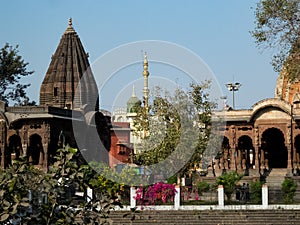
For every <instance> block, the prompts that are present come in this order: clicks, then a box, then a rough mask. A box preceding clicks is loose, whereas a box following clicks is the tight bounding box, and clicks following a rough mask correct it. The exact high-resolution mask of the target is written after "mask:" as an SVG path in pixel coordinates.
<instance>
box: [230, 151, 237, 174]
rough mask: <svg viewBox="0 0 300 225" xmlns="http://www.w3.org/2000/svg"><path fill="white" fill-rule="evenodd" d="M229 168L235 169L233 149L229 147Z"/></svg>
mask: <svg viewBox="0 0 300 225" xmlns="http://www.w3.org/2000/svg"><path fill="white" fill-rule="evenodd" d="M230 170H234V171H235V170H236V164H235V149H234V148H231V149H230Z"/></svg>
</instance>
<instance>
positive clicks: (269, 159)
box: [214, 71, 300, 177]
mask: <svg viewBox="0 0 300 225" xmlns="http://www.w3.org/2000/svg"><path fill="white" fill-rule="evenodd" d="M299 90H300V82H299V81H296V82H294V83H291V82H290V81H289V80H288V78H287V76H286V74H285V72H284V71H282V73H281V74H280V75H279V78H278V79H277V83H276V88H275V97H274V98H270V99H264V100H261V101H259V102H257V103H256V104H254V105H253V106H252V108H251V109H246V110H244V109H243V110H232V109H229V110H226V111H225V113H224V112H223V113H221V112H216V113H215V117H214V120H215V121H218V120H219V119H220V118H221V117H222V118H223V119H224V120H225V122H226V126H225V127H224V126H222V127H221V126H220V127H219V128H218V129H219V132H220V134H224V139H223V144H222V148H221V151H220V152H219V153H218V154H217V156H216V158H215V161H214V169H215V174H216V175H217V176H218V175H220V174H222V172H224V171H232V170H235V171H238V172H239V173H244V174H245V175H246V176H250V177H251V176H252V177H259V176H269V175H270V176H271V175H272V174H273V175H276V173H277V175H282V177H284V176H292V175H299V172H300V157H299V156H300V93H299Z"/></svg>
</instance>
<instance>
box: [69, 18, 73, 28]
mask: <svg viewBox="0 0 300 225" xmlns="http://www.w3.org/2000/svg"><path fill="white" fill-rule="evenodd" d="M68 24H69V27H72V25H73V24H72V17H70V18H69V23H68Z"/></svg>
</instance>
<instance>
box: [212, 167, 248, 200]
mask: <svg viewBox="0 0 300 225" xmlns="http://www.w3.org/2000/svg"><path fill="white" fill-rule="evenodd" d="M242 177H243V175H241V174H238V173H237V172H235V171H232V172H229V173H227V172H226V173H224V174H222V175H221V176H219V177H218V178H217V180H216V183H217V185H223V188H224V193H225V195H226V197H227V200H228V202H231V196H232V194H233V192H234V191H235V189H236V184H237V182H238V181H240V180H241V179H242Z"/></svg>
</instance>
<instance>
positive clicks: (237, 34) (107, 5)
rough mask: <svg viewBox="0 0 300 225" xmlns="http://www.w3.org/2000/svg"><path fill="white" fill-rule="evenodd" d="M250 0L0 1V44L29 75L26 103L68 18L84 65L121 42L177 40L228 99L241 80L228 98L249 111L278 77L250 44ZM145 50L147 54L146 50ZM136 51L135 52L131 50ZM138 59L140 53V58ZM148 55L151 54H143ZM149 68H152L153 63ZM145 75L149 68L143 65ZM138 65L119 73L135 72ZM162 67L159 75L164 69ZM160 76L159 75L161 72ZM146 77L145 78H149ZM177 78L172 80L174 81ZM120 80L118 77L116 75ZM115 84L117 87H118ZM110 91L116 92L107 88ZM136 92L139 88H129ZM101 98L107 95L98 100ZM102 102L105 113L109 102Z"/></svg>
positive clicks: (269, 91) (267, 53) (36, 90)
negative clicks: (15, 52) (10, 48)
mask: <svg viewBox="0 0 300 225" xmlns="http://www.w3.org/2000/svg"><path fill="white" fill-rule="evenodd" d="M257 2H258V1H257V0H226V1H224V0H187V1H183V0H181V1H179V0H164V1H161V0H151V1H141V0H126V1H121V0H120V1H116V0H112V1H102V0H85V1H79V0H72V1H71V0H64V1H62V0H44V1H34V0H26V1H22V0H18V1H17V0H10V1H2V2H1V9H2V10H1V14H0V20H1V21H2V22H1V23H0V30H1V34H0V46H1V47H2V46H4V43H6V42H8V43H10V44H12V45H16V44H19V46H20V47H19V50H20V54H21V55H22V56H23V58H24V59H25V61H27V62H29V63H30V65H29V69H32V70H34V71H35V73H34V75H32V76H30V77H29V78H27V79H25V80H24V82H30V83H31V84H32V85H31V87H30V88H29V89H28V93H29V96H30V98H31V99H32V100H36V101H38V98H39V87H40V85H41V83H42V80H43V77H44V75H45V73H46V70H47V68H48V65H49V63H50V59H51V55H52V54H53V53H54V51H55V49H56V47H57V45H58V43H59V40H60V38H61V35H62V34H63V32H64V31H65V29H66V27H67V23H68V19H69V17H72V18H73V26H74V28H75V30H76V31H77V33H78V34H79V36H80V38H81V41H82V43H83V45H84V47H85V50H86V51H87V52H88V53H89V55H90V58H89V59H90V63H91V64H93V62H94V61H96V59H97V58H99V57H100V56H101V55H103V54H105V53H106V52H107V51H110V50H111V49H114V48H116V47H118V46H120V45H124V44H126V43H130V42H136V41H143V40H162V41H167V42H171V43H176V44H178V45H180V46H183V47H185V48H187V49H190V50H191V51H193V52H194V53H195V54H197V55H198V56H200V57H201V58H202V60H203V61H204V62H205V63H206V64H207V65H208V66H209V67H210V69H211V70H212V71H213V73H214V74H215V76H216V79H217V81H218V83H219V84H220V86H221V88H222V91H223V93H224V95H227V96H228V103H229V104H231V103H232V96H231V93H229V92H228V91H227V90H226V87H225V84H226V83H227V82H232V81H233V79H234V81H238V82H240V83H242V87H241V88H240V91H239V92H237V93H236V95H235V97H236V98H235V105H236V108H250V107H251V106H252V105H253V104H254V103H256V102H257V101H259V100H262V99H264V98H270V97H273V96H274V89H275V83H276V79H277V74H276V73H275V72H273V70H272V66H271V65H270V63H269V62H270V60H271V57H272V56H271V52H270V51H264V52H262V50H260V49H258V48H256V45H255V43H254V39H253V38H252V37H251V35H250V33H249V31H251V30H252V29H253V27H254V20H255V18H254V8H255V6H256V3H257ZM146 50H147V51H150V52H151V49H150V50H148V49H146ZM137 54H139V55H140V54H141V52H137ZM139 57H140V56H139ZM149 59H151V54H149ZM154 67H155V66H153V67H152V69H153V70H154V71H155V70H156V71H157V70H158V69H159V67H157V68H154ZM149 69H150V73H151V65H149ZM141 70H142V67H141V66H140V67H136V68H132V69H128V70H124V71H123V74H124V75H123V76H127V74H126V73H128V76H129V73H136V75H135V76H136V77H140V76H141V72H142V71H141ZM165 72H166V71H164V72H163V73H165ZM156 73H158V72H156ZM163 73H161V74H163ZM150 76H151V75H150ZM176 79H178V78H174V82H176V81H175V80H176ZM118 82H119V83H122V79H119V80H118ZM118 89H119V88H118ZM110 91H111V92H112V95H113V94H114V93H116V92H118V90H114V88H111V90H110ZM136 92H137V94H138V95H139V94H140V93H141V91H139V90H136ZM105 99H106V98H105ZM105 99H103V100H102V102H101V104H102V105H103V107H104V108H106V109H109V110H110V105H111V100H110V99H107V100H105Z"/></svg>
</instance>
